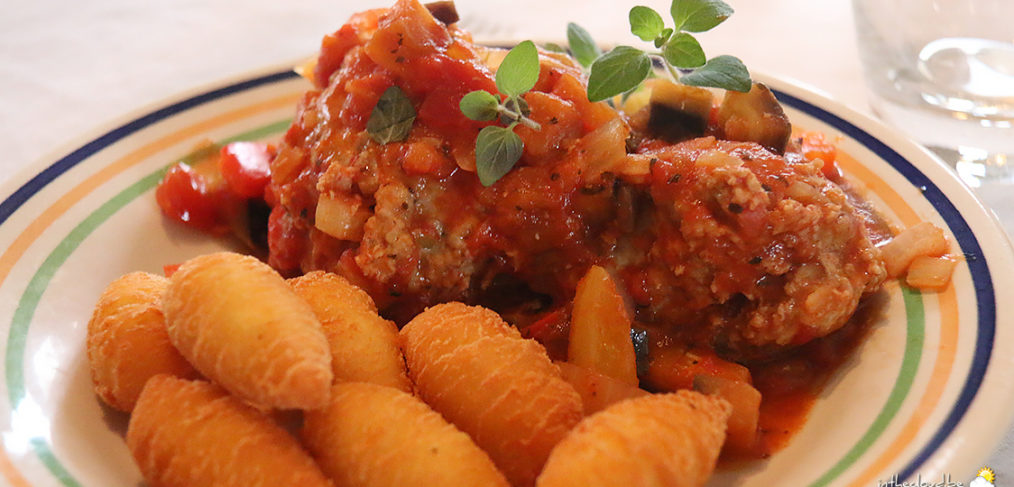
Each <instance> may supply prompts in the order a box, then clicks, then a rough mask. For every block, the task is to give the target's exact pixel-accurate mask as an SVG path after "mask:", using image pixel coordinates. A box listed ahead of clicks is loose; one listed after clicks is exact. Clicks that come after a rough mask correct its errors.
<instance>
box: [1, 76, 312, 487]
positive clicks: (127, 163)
mask: <svg viewBox="0 0 1014 487" xmlns="http://www.w3.org/2000/svg"><path fill="white" fill-rule="evenodd" d="M301 96H302V94H301V93H300V94H290V95H285V96H280V97H277V98H273V99H271V100H267V101H264V102H261V103H257V104H254V105H250V106H246V107H243V108H240V109H237V110H233V111H231V112H227V113H224V114H222V115H219V116H216V117H212V118H210V119H207V120H204V121H202V122H199V123H196V124H194V125H191V126H189V127H186V128H183V129H180V130H179V131H177V132H174V133H172V134H169V135H167V136H165V137H162V138H161V139H158V140H156V141H154V142H152V143H150V144H147V145H145V146H143V147H141V148H139V149H137V150H135V151H133V152H131V153H129V154H127V155H126V156H124V157H123V158H121V159H119V160H116V161H114V162H113V163H112V164H109V165H108V166H106V167H104V168H102V169H101V170H99V171H98V172H96V173H94V174H92V175H91V176H89V177H88V178H87V179H85V180H84V181H83V182H81V184H78V185H77V186H75V187H74V188H72V189H71V190H70V191H68V192H67V193H66V194H64V195H63V196H62V197H60V199H58V200H57V201H56V202H55V203H53V204H52V205H51V206H50V207H49V208H47V209H46V210H45V211H43V212H42V214H41V215H39V217H38V218H36V219H35V220H34V221H33V222H32V223H30V224H29V225H28V226H27V227H26V228H25V229H24V231H22V232H21V234H20V235H18V237H17V238H16V239H15V240H14V242H13V243H12V244H11V246H10V247H8V248H7V250H6V251H4V253H3V255H0V284H2V283H3V282H4V281H5V280H7V276H8V275H10V272H11V269H12V268H13V267H14V264H15V263H17V261H18V260H19V259H21V257H22V256H23V255H24V254H25V252H26V251H27V250H28V249H29V248H30V247H31V245H32V244H33V243H34V242H35V241H36V240H37V239H38V238H39V236H40V235H42V232H43V231H45V230H46V229H47V228H49V226H50V225H52V223H53V222H54V221H56V219H57V218H60V216H62V215H63V214H64V213H66V212H67V210H68V209H70V208H71V207H73V206H74V205H75V204H77V203H78V202H79V201H81V199H82V198H84V197H85V196H87V195H88V194H89V193H91V192H92V191H95V189H96V188H98V187H99V186H101V185H102V184H105V183H106V182H107V181H109V180H110V179H112V178H113V177H115V176H116V175H118V174H120V173H122V172H123V171H125V170H127V169H129V168H130V167H132V166H134V165H136V164H138V163H140V162H142V161H144V160H145V158H148V157H151V156H152V155H154V154H156V153H158V152H159V151H161V150H165V149H166V148H168V147H171V146H172V145H174V144H178V143H180V142H183V141H186V140H187V139H189V138H192V137H196V136H200V135H201V134H203V133H206V132H208V131H209V130H212V129H215V128H218V127H221V126H223V125H226V124H228V123H231V122H234V121H236V120H240V119H243V118H246V117H250V116H253V115H257V114H259V113H262V112H266V111H270V110H274V109H278V108H283V107H290V106H293V105H295V103H296V101H297V100H299V98H300V97H301ZM0 475H2V476H3V477H4V479H6V480H7V481H8V482H9V483H10V484H11V486H12V487H31V484H29V483H28V481H27V480H25V478H24V477H23V476H22V475H21V474H20V472H19V471H18V469H17V467H15V466H14V464H13V463H12V462H11V460H10V458H9V457H8V456H7V452H6V451H5V449H3V448H0Z"/></svg>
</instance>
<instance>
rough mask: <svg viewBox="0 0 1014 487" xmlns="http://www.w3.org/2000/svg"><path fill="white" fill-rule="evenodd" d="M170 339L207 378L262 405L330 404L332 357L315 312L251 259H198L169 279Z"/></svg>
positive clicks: (166, 304)
mask: <svg viewBox="0 0 1014 487" xmlns="http://www.w3.org/2000/svg"><path fill="white" fill-rule="evenodd" d="M162 304H163V308H164V310H165V316H166V322H167V324H168V329H169V338H170V339H171V340H172V342H173V344H174V345H176V348H177V349H179V351H180V353H181V354H182V355H183V356H184V357H186V359H187V360H189V361H190V363H191V364H193V365H194V367H195V368H197V370H199V371H200V372H201V373H202V374H204V376H205V377H207V378H209V379H211V380H212V381H214V382H215V383H217V384H219V385H221V386H222V387H224V388H225V389H226V390H228V391H229V392H231V393H233V394H235V395H236V396H238V397H240V398H241V399H244V400H246V401H249V402H251V403H253V404H256V405H258V406H261V407H275V408H285V409H312V408H317V407H323V406H325V405H326V404H327V401H328V394H329V391H330V390H331V389H330V386H331V381H332V378H333V375H332V372H331V352H330V350H329V348H328V344H327V339H326V338H325V337H324V331H323V330H322V329H321V325H320V322H319V321H318V320H317V317H316V316H315V315H314V313H313V310H312V309H311V308H310V306H309V305H308V304H306V303H305V302H304V301H303V300H302V299H300V298H299V296H296V294H295V292H293V291H292V288H290V287H289V285H288V284H286V283H285V280H284V279H282V277H281V276H279V275H278V273H276V272H275V271H274V270H272V269H271V268H270V267H268V266H267V265H266V264H264V263H262V262H260V261H259V260H257V259H255V258H253V257H247V256H242V255H239V254H234V253H228V252H220V253H215V254H209V255H203V256H200V257H196V258H194V259H191V260H189V261H187V262H186V263H184V264H183V265H182V266H180V268H179V270H177V271H176V273H175V274H173V276H172V277H171V278H170V279H169V287H168V289H166V292H165V296H164V299H163V303H162Z"/></svg>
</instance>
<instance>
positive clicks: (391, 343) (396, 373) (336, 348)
mask: <svg viewBox="0 0 1014 487" xmlns="http://www.w3.org/2000/svg"><path fill="white" fill-rule="evenodd" d="M288 282H289V285H291V286H292V289H293V290H294V291H296V294H297V295H298V296H299V297H300V298H303V300H304V301H306V302H307V303H308V304H309V305H310V307H311V308H313V311H314V313H316V315H317V319H319V320H320V324H321V326H323V327H324V336H326V337H327V342H328V345H329V346H330V347H331V367H332V369H333V372H334V377H335V381H336V382H370V383H373V384H380V385H385V386H390V387H394V388H396V389H400V390H402V391H405V392H411V390H412V383H411V382H409V380H408V376H407V375H405V359H404V358H403V357H402V355H401V350H400V349H399V348H398V327H397V326H395V324H394V322H391V321H388V320H385V319H383V318H381V317H380V315H378V314H377V306H376V305H375V304H374V303H373V299H371V298H370V296H369V295H368V294H366V292H365V291H363V290H362V289H359V288H358V287H356V286H354V285H352V284H350V283H349V282H348V281H346V280H345V279H344V278H343V277H341V276H339V275H337V274H330V273H326V272H321V271H314V272H311V273H309V274H306V275H304V276H300V277H297V278H294V279H289V281H288Z"/></svg>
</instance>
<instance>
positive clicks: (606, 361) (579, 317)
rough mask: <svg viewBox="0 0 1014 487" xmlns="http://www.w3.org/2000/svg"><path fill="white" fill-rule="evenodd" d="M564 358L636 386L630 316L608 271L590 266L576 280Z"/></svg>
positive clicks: (635, 364)
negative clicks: (577, 280)
mask: <svg viewBox="0 0 1014 487" xmlns="http://www.w3.org/2000/svg"><path fill="white" fill-rule="evenodd" d="M567 361H568V362H570V363H573V364H576V365H579V366H581V367H585V368H587V369H591V370H594V371H597V372H599V373H601V374H603V375H606V376H609V377H612V378H614V379H616V380H619V381H621V382H625V383H627V384H631V385H635V386H636V385H637V359H636V356H635V354H634V342H633V341H631V339H630V315H629V313H627V308H626V305H625V304H624V302H623V296H621V295H620V293H619V291H618V290H617V288H616V283H614V282H613V278H612V277H610V276H609V273H608V272H607V271H606V270H605V269H603V268H602V267H599V266H592V267H591V268H589V269H588V272H587V273H585V275H584V277H582V278H581V280H580V281H579V282H578V283H577V292H576V294H575V296H574V311H573V312H572V313H571V323H570V344H569V346H568V348H567Z"/></svg>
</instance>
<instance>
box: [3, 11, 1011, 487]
mask: <svg viewBox="0 0 1014 487" xmlns="http://www.w3.org/2000/svg"><path fill="white" fill-rule="evenodd" d="M389 1H390V0H360V1H355V2H353V1H350V0H338V1H335V0H328V1H324V0H301V1H299V2H278V1H270V0H247V1H245V2H242V3H240V2H221V1H218V2H213V1H212V2H209V1H207V0H176V1H172V2H168V1H161V2H138V1H136V0H89V1H74V0H36V1H32V2H8V4H7V5H5V8H4V14H3V16H0V94H2V95H0V114H3V115H2V117H0V145H2V146H3V147H4V157H2V158H0V183H2V182H3V181H6V180H7V179H9V178H10V177H11V175H12V174H14V173H16V171H20V170H23V169H25V168H27V167H30V166H32V164H33V163H36V162H41V160H42V158H43V157H46V156H50V155H53V154H54V153H55V152H57V151H60V150H66V149H70V148H71V147H69V146H68V144H70V143H72V142H73V141H75V140H81V137H82V136H84V135H88V134H92V133H94V131H95V130H96V128H97V127H104V126H108V125H109V124H110V123H111V122H113V121H116V120H118V119H122V118H123V117H124V116H126V115H127V114H130V113H132V112H135V111H136V110H138V109H139V108H143V107H148V106H150V105H151V104H153V103H158V102H159V101H161V100H163V99H165V98H167V97H169V96H171V95H174V94H176V93H178V92H181V91H184V90H189V89H193V88H195V87H201V86H205V85H209V84H214V83H216V82H220V81H222V80H224V79H229V78H231V77H235V76H239V75H243V74H245V73H248V72H251V71H255V70H258V69H260V68H264V67H269V66H276V65H283V64H285V63H291V62H294V61H295V60H298V59H301V58H305V57H307V56H309V55H311V54H312V53H313V52H315V50H316V49H317V47H318V45H319V42H320V38H321V36H322V35H323V34H325V33H328V32H332V31H334V30H335V29H336V28H337V26H340V25H341V24H342V23H343V22H344V20H345V19H347V18H348V16H349V15H350V14H351V13H353V12H354V11H358V10H363V9H366V8H371V7H379V6H386V5H388V4H389ZM727 2H729V3H730V4H731V5H732V6H733V7H734V8H735V9H736V10H737V12H736V14H735V15H733V16H732V17H731V18H730V19H729V20H728V21H727V22H726V23H725V24H723V25H722V26H720V27H719V28H717V29H716V30H715V31H713V32H708V33H705V34H702V35H700V39H701V44H702V45H703V46H704V47H705V49H706V50H707V52H708V54H709V55H717V54H726V53H729V54H735V55H737V56H738V57H740V58H741V59H742V60H743V61H744V62H745V63H746V65H747V66H749V67H750V69H751V70H754V71H757V72H764V73H768V74H772V75H776V76H779V77H782V78H786V79H790V80H794V81H797V82H801V83H803V84H805V85H809V86H811V87H817V88H814V89H815V91H820V92H823V93H825V94H827V95H829V96H830V97H832V98H834V99H836V100H838V101H840V102H842V103H844V104H845V105H847V106H849V107H851V108H853V109H856V110H858V111H860V112H863V113H866V114H868V115H870V114H872V112H871V110H870V109H869V106H868V98H867V95H866V90H865V85H864V83H863V79H862V69H861V66H860V63H859V55H858V52H857V50H856V43H855V34H854V31H853V24H852V9H851V3H850V2H849V1H848V0H824V1H821V2H814V1H811V0H738V1H737V0H727ZM640 3H641V4H645V5H649V6H652V7H654V8H656V9H657V10H658V11H660V12H666V11H667V10H668V2H665V1H659V0H651V1H646V2H640ZM457 4H458V10H459V12H460V14H461V17H462V25H463V26H464V27H466V28H468V29H469V30H471V31H472V32H473V33H475V37H476V39H478V40H507V39H525V38H527V39H535V40H560V39H561V38H562V37H563V34H564V30H565V23H566V21H574V22H577V23H579V24H581V25H582V26H584V27H586V28H587V29H588V30H589V31H590V32H593V33H594V34H595V36H596V38H597V40H598V41H600V42H603V43H615V42H620V43H632V42H640V41H638V40H637V39H636V38H634V37H633V36H632V35H631V34H630V33H629V31H628V30H627V24H626V17H627V10H628V9H629V7H630V5H632V3H630V2H616V1H613V0H585V1H580V2H578V1H547V0H541V1H536V0H487V1H482V0H458V2H457ZM760 40H763V42H759V41H760ZM635 45H636V44H635ZM983 196H984V197H985V199H986V203H987V204H988V205H991V206H992V207H993V208H994V210H996V211H997V212H998V213H999V216H1000V218H1001V220H1002V221H1003V223H1004V226H1005V227H1006V230H1007V231H1008V233H1012V231H1014V205H1009V204H1007V202H1008V201H1010V199H1008V200H1007V201H1004V199H1003V198H1011V197H1012V196H1011V195H1002V196H998V195H983ZM998 198H999V199H998ZM986 465H989V466H991V467H992V468H993V469H995V470H996V471H997V478H998V479H999V480H1000V482H1001V484H1000V485H1003V483H1004V482H1007V479H1014V430H1011V431H1010V432H1009V433H1008V434H1007V437H1006V438H1005V440H1004V442H1003V444H1002V445H1001V446H1000V448H999V449H998V450H997V452H996V453H995V454H994V455H993V457H992V458H991V459H990V460H989V461H987V462H986ZM972 467H973V466H969V468H972ZM974 467H975V468H977V467H978V466H974ZM962 480H963V479H962Z"/></svg>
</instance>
